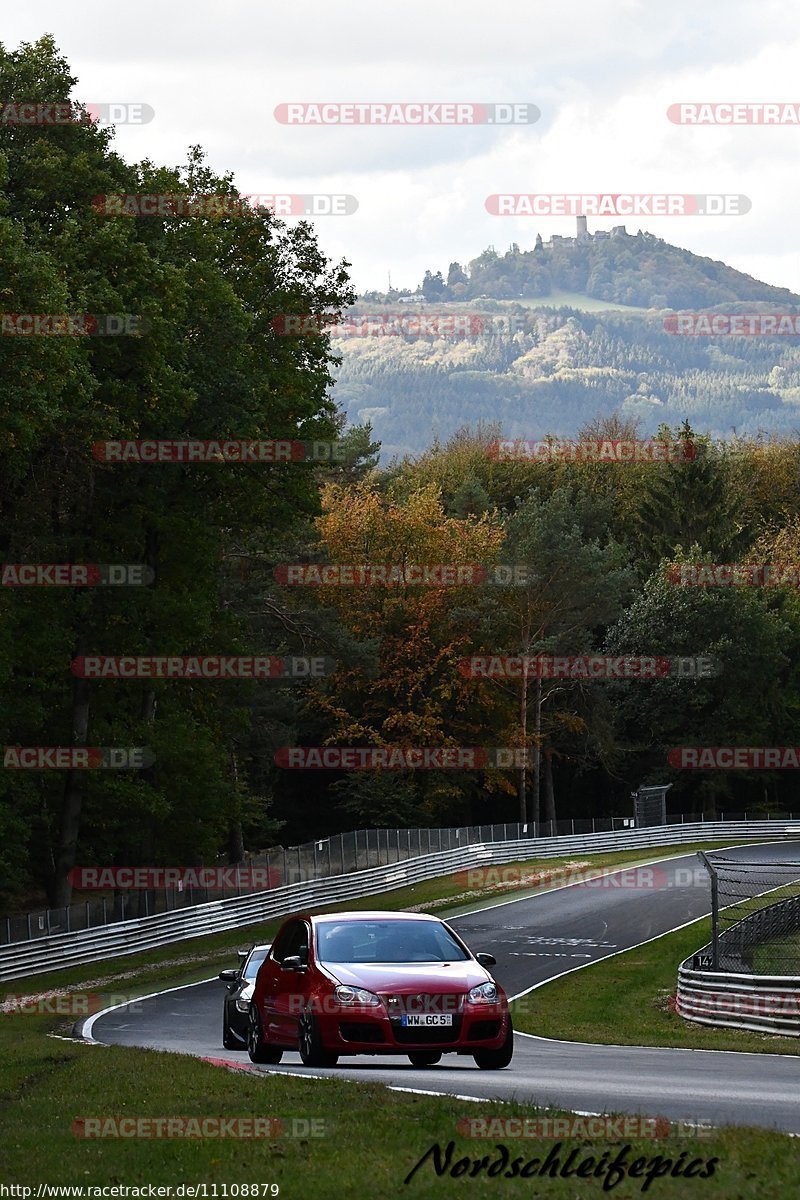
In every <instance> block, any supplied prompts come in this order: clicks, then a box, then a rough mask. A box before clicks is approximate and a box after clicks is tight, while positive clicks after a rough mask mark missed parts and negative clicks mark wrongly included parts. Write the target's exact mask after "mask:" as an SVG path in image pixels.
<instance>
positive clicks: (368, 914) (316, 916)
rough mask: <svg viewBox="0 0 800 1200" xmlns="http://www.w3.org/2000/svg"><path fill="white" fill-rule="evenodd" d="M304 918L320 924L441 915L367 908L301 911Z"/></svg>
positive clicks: (428, 917)
mask: <svg viewBox="0 0 800 1200" xmlns="http://www.w3.org/2000/svg"><path fill="white" fill-rule="evenodd" d="M300 916H302V918H303V920H305V921H311V923H312V924H313V925H318V924H319V923H320V921H436V922H439V917H434V916H432V915H431V914H430V913H414V912H397V911H390V912H385V911H383V910H381V909H374V910H365V911H363V912H335V913H301V914H300Z"/></svg>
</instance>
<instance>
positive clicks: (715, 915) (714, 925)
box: [697, 850, 719, 971]
mask: <svg viewBox="0 0 800 1200" xmlns="http://www.w3.org/2000/svg"><path fill="white" fill-rule="evenodd" d="M697 857H698V858H699V859H700V861H701V862H702V864H703V866H704V867H705V869H706V870H707V871H708V874H709V875H710V877H711V969H712V971H718V970H719V881H718V880H717V872H716V871H715V869H714V867H713V866H712V865H711V862H710V861H709V858H708V855H706V854H705V853H704V852H703V851H702V850H699V851H698V853H697Z"/></svg>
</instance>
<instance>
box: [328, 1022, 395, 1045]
mask: <svg viewBox="0 0 800 1200" xmlns="http://www.w3.org/2000/svg"><path fill="white" fill-rule="evenodd" d="M339 1033H340V1034H341V1035H342V1037H343V1038H344V1040H345V1041H346V1042H385V1041H386V1039H385V1037H384V1035H383V1030H382V1029H381V1027H380V1025H376V1023H375V1022H374V1021H340V1022H339Z"/></svg>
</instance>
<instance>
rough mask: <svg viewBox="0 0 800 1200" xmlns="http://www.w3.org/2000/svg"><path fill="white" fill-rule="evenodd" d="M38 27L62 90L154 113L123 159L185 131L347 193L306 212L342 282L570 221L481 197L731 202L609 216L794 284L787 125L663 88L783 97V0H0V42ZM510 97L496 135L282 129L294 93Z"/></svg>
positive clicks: (789, 68)
mask: <svg viewBox="0 0 800 1200" xmlns="http://www.w3.org/2000/svg"><path fill="white" fill-rule="evenodd" d="M44 33H52V34H53V36H54V37H55V39H56V42H57V44H58V46H59V47H60V49H61V51H62V53H63V54H64V55H65V56H66V58H67V59H68V61H69V62H70V64H71V66H72V69H73V73H74V74H75V75H76V76H77V77H78V79H79V81H80V82H79V85H78V87H77V88H76V90H75V93H74V96H73V98H74V99H79V100H82V101H85V102H87V103H90V102H91V103H101V102H105V101H129V102H134V101H139V102H142V103H145V104H149V105H151V106H152V107H153V109H154V110H155V119H154V120H153V121H152V122H151V123H149V124H147V125H142V126H119V127H118V130H117V136H116V142H115V145H116V148H117V149H118V150H119V152H120V153H122V154H123V155H124V156H125V157H126V158H127V159H129V160H131V161H135V160H138V159H141V158H150V159H151V160H153V161H154V162H157V163H163V164H167V165H175V164H178V163H182V162H184V161H185V157H186V149H187V147H188V146H189V145H191V144H193V143H199V144H201V145H202V146H204V147H205V148H206V149H207V152H208V156H209V159H210V162H211V165H212V166H213V167H214V168H215V169H216V170H219V171H227V170H230V171H232V172H233V173H234V175H235V180H236V183H237V185H238V187H239V188H240V190H242V191H244V192H258V193H275V192H292V193H297V192H299V193H304V194H307V193H347V194H350V195H353V196H356V197H357V199H358V204H359V207H358V211H357V212H356V213H354V214H353V215H351V216H340V217H327V218H320V219H319V220H317V221H316V228H317V230H318V235H319V240H320V243H321V245H322V247H323V249H324V250H325V251H326V252H327V253H328V254H329V255H330V256H331V257H333V258H335V259H339V258H342V257H344V258H347V259H348V260H349V261H350V262H351V263H352V264H353V265H352V275H353V279H354V282H355V285H356V287H357V288H358V289H359V290H364V289H366V288H371V287H377V288H381V289H383V288H385V286H386V282H387V272H388V271H391V277H392V282H393V284H394V285H395V286H400V287H404V286H408V287H414V286H416V284H417V283H418V282H419V281H420V280H421V277H422V274H423V272H424V270H425V268H428V267H429V268H431V269H432V270H436V269H441V270H442V271H444V272H445V273H446V271H447V267H448V264H449V262H450V261H451V260H453V259H456V260H459V261H461V262H467V261H469V259H471V258H473V257H475V256H476V255H477V254H478V253H480V251H481V250H483V249H485V248H486V247H487V246H488V245H494V247H495V248H496V249H497V250H498V252H503V251H504V250H505V249H506V248H507V247H508V245H509V244H510V243H511V242H512V241H516V242H518V243H519V244H520V246H522V247H528V246H532V245H533V241H534V238H535V235H536V232H537V230H538V231H540V232H541V233H542V235H543V236H544V237H548V236H549V235H550V234H552V233H564V234H566V233H572V232H574V224H575V222H574V219H573V218H571V217H558V218H555V217H551V218H541V217H513V218H510V217H494V216H490V215H489V213H487V211H486V209H485V207H484V201H485V199H486V197H487V195H489V194H490V193H496V192H544V193H561V192H583V193H603V192H613V193H618V192H635V193H648V192H657V193H663V192H678V193H692V194H694V193H733V194H744V195H746V196H748V197H749V198H750V199H751V201H752V209H751V211H750V212H749V213H748V214H747V215H744V216H728V217H719V218H712V217H664V218H660V219H659V218H647V219H639V218H634V219H629V218H619V217H609V218H603V219H599V218H598V219H597V220H595V221H592V220H591V219H590V222H589V227H590V229H591V228H610V227H611V226H612V225H615V224H620V223H625V224H626V225H627V227H628V231H629V232H635V231H636V229H637V228H639V227H640V226H641V227H642V228H646V229H649V230H650V231H651V232H652V233H654V234H656V235H657V236H659V237H663V238H665V239H666V240H667V241H669V242H673V243H675V244H677V245H680V246H685V247H687V248H688V249H690V250H693V251H694V252H696V253H698V254H704V255H709V256H710V257H712V258H717V259H723V260H724V261H726V262H728V263H730V264H731V265H733V266H735V267H737V268H738V269H739V270H742V271H746V272H748V273H749V274H752V275H755V276H756V277H758V278H760V279H764V280H766V281H768V282H770V283H775V284H780V285H783V286H786V287H790V288H792V289H793V290H795V291H800V251H798V248H797V245H796V241H797V234H796V220H797V216H796V214H797V208H798V205H797V199H798V183H797V164H798V150H799V149H800V126H797V127H794V126H784V127H774V126H736V127H700V128H690V127H685V126H679V125H675V124H672V123H671V122H670V121H669V120H668V119H667V116H666V110H667V108H668V106H669V105H670V104H673V103H677V102H681V101H720V102H722V101H735V100H738V101H750V102H754V101H783V102H797V103H800V82H798V74H797V61H798V56H799V55H800V6H798V7H797V8H796V9H794V10H793V9H792V7H791V6H790V5H789V4H787V3H786V0H781V2H779V0H760V3H759V4H753V3H744V2H743V0H730V2H726V3H722V2H721V0H710V2H707V3H705V4H702V3H698V0H672V2H671V3H669V4H654V3H653V0H548V2H547V3H541V2H539V0H492V3H490V4H485V3H479V0H461V3H456V2H454V0H403V3H399V4H398V3H386V4H375V3H364V2H363V0H348V2H347V3H336V4H334V3H331V2H326V3H323V2H321V0H305V3H291V4H280V3H278V2H276V0H270V2H267V3H265V2H264V0H193V2H192V3H191V4H183V5H182V4H175V3H169V2H166V0H138V2H137V3H135V4H132V5H124V4H115V5H110V4H107V3H103V4H101V3H97V2H94V0H93V2H89V3H87V2H86V0H72V2H71V3H66V4H65V3H64V2H63V0H57V2H56V0H37V2H36V3H35V4H32V5H30V6H29V7H28V8H27V9H26V8H25V7H23V6H22V5H6V6H5V7H4V11H3V31H2V37H3V43H4V45H5V46H6V47H7V48H16V47H17V46H18V44H19V43H20V42H21V41H33V40H35V39H36V38H38V37H40V36H41V35H42V34H44ZM445 100H450V101H462V102H469V101H473V102H502V101H507V102H528V103H530V104H535V105H536V106H537V107H538V108H539V109H540V110H541V114H542V115H541V118H540V120H539V121H538V122H537V123H536V124H532V125H526V126H523V125H519V126H516V127H511V128H506V129H502V128H499V127H494V126H489V125H480V126H475V127H471V128H464V127H461V128H452V127H451V128H446V127H434V126H425V127H414V126H407V127H389V128H381V127H378V126H374V127H363V126H362V127H347V126H327V127H323V128H319V127H317V128H313V127H308V126H304V127H299V126H293V125H284V124H281V123H279V122H278V121H276V120H275V117H274V115H273V112H274V109H275V107H276V105H279V104H281V103H286V102H296V101H396V102H409V101H445Z"/></svg>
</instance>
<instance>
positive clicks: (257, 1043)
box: [247, 1004, 283, 1066]
mask: <svg viewBox="0 0 800 1200" xmlns="http://www.w3.org/2000/svg"><path fill="white" fill-rule="evenodd" d="M247 1053H248V1054H249V1055H250V1062H254V1063H272V1065H273V1066H274V1065H276V1064H277V1063H279V1062H280V1061H281V1059H282V1058H283V1051H282V1050H278V1048H277V1047H276V1046H266V1045H265V1044H264V1031H263V1029H262V1027H261V1017H260V1016H259V1015H258V1009H257V1008H256V1006H255V1005H254V1004H251V1005H250V1019H249V1021H248V1024H247Z"/></svg>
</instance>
